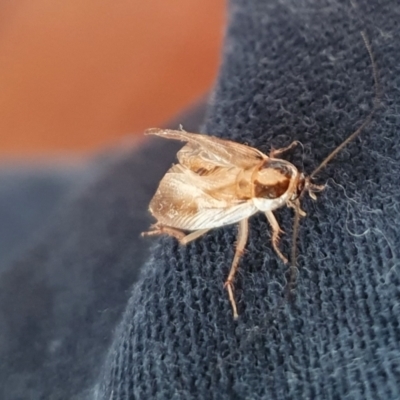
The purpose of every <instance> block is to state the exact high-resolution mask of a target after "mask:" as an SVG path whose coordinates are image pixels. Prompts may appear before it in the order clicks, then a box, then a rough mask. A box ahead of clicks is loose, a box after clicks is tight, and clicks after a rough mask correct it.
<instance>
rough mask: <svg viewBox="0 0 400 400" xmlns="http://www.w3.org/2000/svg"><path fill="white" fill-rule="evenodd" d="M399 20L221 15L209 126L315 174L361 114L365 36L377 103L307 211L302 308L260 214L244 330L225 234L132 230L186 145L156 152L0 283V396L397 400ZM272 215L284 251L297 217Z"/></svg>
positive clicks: (246, 269) (242, 7)
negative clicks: (294, 144) (222, 34)
mask: <svg viewBox="0 0 400 400" xmlns="http://www.w3.org/2000/svg"><path fill="white" fill-rule="evenodd" d="M399 17H400V6H399V5H398V4H397V3H396V2H393V1H377V0H372V1H367V0H364V1H357V2H356V1H352V2H350V1H344V0H343V1H333V0H331V1H328V0H321V1H314V0H282V1H278V0H271V1H265V0H252V1H247V0H231V2H230V3H229V21H228V30H227V33H226V38H225V45H224V50H223V62H222V66H221V69H220V73H219V77H218V79H217V82H216V87H215V91H214V93H213V94H212V96H211V97H210V103H209V106H208V112H207V116H206V120H205V124H204V127H203V131H205V132H208V133H210V134H213V135H217V136H220V137H224V138H230V139H234V140H237V141H239V142H242V143H247V144H250V145H251V146H255V147H257V148H259V149H260V150H261V151H264V152H268V151H269V149H270V148H271V147H275V148H279V147H281V146H285V145H287V144H289V143H290V142H291V141H292V140H294V139H296V140H299V141H301V143H302V144H303V149H302V148H301V147H300V148H299V149H297V150H296V151H295V152H293V153H291V154H289V155H288V159H289V160H290V161H293V162H294V163H295V164H296V165H297V166H298V167H299V168H300V169H302V170H304V171H305V173H310V172H311V171H312V170H313V168H315V167H316V166H317V165H318V163H319V162H321V161H322V160H323V158H324V157H325V156H326V155H328V154H329V152H330V151H331V150H332V149H333V148H334V147H335V146H336V145H338V144H339V143H340V142H341V141H342V140H343V139H344V138H346V137H347V136H348V135H349V134H350V133H351V132H352V131H353V130H354V129H355V128H356V127H357V126H359V124H360V123H361V122H362V121H363V119H364V118H365V116H366V115H367V114H368V111H369V110H370V109H371V107H372V101H373V96H374V89H373V76H372V70H371V63H370V60H369V57H368V53H367V51H366V49H365V46H364V43H363V41H362V38H361V36H360V30H362V29H365V30H366V32H367V35H368V37H369V39H370V41H371V45H372V50H373V53H374V56H375V59H376V64H377V68H378V72H379V76H380V81H381V86H382V91H383V107H382V108H381V109H380V111H379V112H378V113H377V114H376V116H375V117H374V120H373V122H372V123H371V125H370V126H369V127H368V128H367V129H366V130H365V131H364V132H363V134H362V136H361V137H360V138H359V139H357V140H356V141H355V142H353V143H351V144H350V145H349V146H348V147H347V148H346V149H345V150H344V151H343V152H342V153H341V154H340V155H339V156H338V157H337V158H335V159H334V160H333V161H332V163H331V164H330V165H329V166H328V167H327V168H326V169H324V170H323V171H322V172H321V174H320V175H319V176H318V182H319V183H324V182H326V183H327V188H326V190H325V191H324V192H322V193H321V194H320V195H319V198H318V201H317V202H313V201H312V200H311V199H308V198H305V199H304V204H303V208H304V209H305V211H306V212H307V214H308V215H307V217H306V218H304V219H303V220H302V225H301V233H300V238H299V243H298V252H299V257H298V267H299V276H298V279H297V285H296V296H295V298H294V301H293V303H287V302H283V303H282V298H283V293H284V288H285V285H286V275H285V273H286V271H287V266H285V265H283V264H282V262H281V261H280V259H279V258H277V256H276V254H275V253H274V251H273V250H272V248H271V245H270V229H269V227H268V223H267V222H266V220H265V217H264V216H262V215H258V216H255V217H254V218H252V219H251V224H250V238H249V243H248V245H247V252H246V253H245V255H244V257H243V259H242V261H241V266H240V271H239V273H238V275H237V278H236V281H235V285H236V297H237V300H238V308H239V313H240V317H239V319H238V320H237V321H234V320H233V319H232V311H231V307H230V304H229V301H228V298H227V294H226V291H225V290H224V288H223V282H224V281H225V279H226V277H227V274H228V271H229V268H230V264H231V261H232V257H233V252H234V243H235V237H236V227H226V228H223V229H216V230H215V231H213V232H210V233H209V234H207V235H206V236H205V237H204V238H201V239H199V240H197V241H196V242H193V243H191V244H190V245H188V246H186V247H181V246H179V245H178V244H177V243H176V241H175V240H174V239H172V238H160V239H150V238H146V239H140V238H139V233H140V232H141V231H143V230H145V229H146V228H148V226H149V223H150V220H151V219H150V216H149V214H148V213H146V207H147V204H148V202H149V200H150V198H151V196H152V194H153V193H154V191H155V189H156V186H157V183H158V181H159V179H160V178H161V177H162V175H163V173H165V172H166V170H167V169H168V168H169V166H170V165H171V163H172V162H173V159H174V152H176V150H177V148H178V147H179V146H176V144H175V143H172V142H170V141H162V140H161V139H159V140H154V141H153V142H152V143H148V144H147V145H146V146H145V147H143V148H142V149H141V151H140V152H137V153H135V154H134V155H132V154H127V155H126V156H124V157H122V159H121V160H119V161H116V162H115V163H112V164H111V165H110V166H108V167H107V168H106V170H105V171H104V172H103V173H102V174H101V176H100V177H98V178H97V179H95V180H94V181H93V183H92V184H91V185H88V187H87V188H86V189H85V190H84V191H83V192H82V193H81V194H80V195H79V196H77V198H76V199H75V200H74V201H72V202H70V203H69V205H68V207H64V210H63V212H61V213H60V214H59V215H58V217H57V218H54V220H53V224H52V227H51V229H49V230H48V231H47V233H46V234H45V235H44V239H43V240H42V242H41V243H40V244H38V245H36V246H33V247H32V250H31V251H30V252H29V253H26V254H25V256H24V257H23V258H22V259H21V260H20V261H19V262H17V263H13V265H11V266H10V267H9V268H7V270H6V271H5V272H3V273H2V274H1V276H0V360H1V363H0V398H4V399H25V398H30V399H83V398H96V399H107V400H109V399H218V400H222V399H252V400H253V399H303V398H304V399H307V398H309V399H385V400H390V399H398V398H399V397H400V384H399V382H400V262H399V258H400V251H399V248H398V245H397V243H398V242H399V239H400V233H399V225H400V224H399V219H400V217H399V210H400V192H399V183H400V180H399V175H398V174H399V165H400V153H399V134H398V130H399V129H398V126H399V111H398V109H399V106H398V102H399V99H400V93H399V91H400V90H399V88H400V59H399V57H400V56H399V55H400V42H399V41H398V39H397V38H398V36H399V33H400V27H399V24H398V21H399ZM181 122H182V123H183V125H184V127H185V128H187V129H188V130H192V129H195V127H194V126H193V125H192V126H190V125H187V124H186V123H185V121H184V120H183V119H182V121H181ZM276 215H277V218H278V220H279V222H280V224H281V226H282V228H283V229H284V231H285V232H286V234H285V235H284V236H283V238H282V243H281V247H282V250H283V252H284V253H285V254H288V253H289V251H290V245H291V240H290V233H291V229H292V223H293V218H292V211H291V210H288V209H282V210H279V211H278V212H277V213H276ZM150 245H151V246H152V248H151V251H149V250H148V246H150ZM141 266H142V268H141V273H140V275H139V269H140V267H141ZM135 281H136V283H135V284H134V282H135ZM282 304H283V305H282ZM123 311H124V314H123V317H122V320H120V317H121V313H122V312H123ZM118 322H119V323H118ZM116 326H117V328H116V329H115V330H114V328H115V327H116ZM106 352H107V353H108V356H107V357H106V356H105V353H106Z"/></svg>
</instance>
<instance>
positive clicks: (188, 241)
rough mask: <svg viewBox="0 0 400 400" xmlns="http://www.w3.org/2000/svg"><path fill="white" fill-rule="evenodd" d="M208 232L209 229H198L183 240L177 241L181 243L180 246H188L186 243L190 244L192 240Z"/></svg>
mask: <svg viewBox="0 0 400 400" xmlns="http://www.w3.org/2000/svg"><path fill="white" fill-rule="evenodd" d="M208 231H209V229H199V230H198V231H194V232H192V233H189V234H188V235H186V236H185V237H184V238H182V239H179V241H180V242H181V244H188V243H190V242H192V241H193V240H196V239H197V238H199V237H200V236H203V235H204V234H205V233H207V232H208Z"/></svg>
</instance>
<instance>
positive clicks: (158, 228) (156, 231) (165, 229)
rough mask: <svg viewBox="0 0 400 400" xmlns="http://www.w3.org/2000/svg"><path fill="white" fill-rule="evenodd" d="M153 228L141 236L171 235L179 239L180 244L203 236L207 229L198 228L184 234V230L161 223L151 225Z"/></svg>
mask: <svg viewBox="0 0 400 400" xmlns="http://www.w3.org/2000/svg"><path fill="white" fill-rule="evenodd" d="M152 228H153V230H152V231H148V232H143V233H142V236H155V235H164V234H165V235H169V236H173V237H174V238H175V239H177V240H179V242H180V244H188V243H189V242H191V241H193V240H195V239H197V238H199V237H200V236H203V235H204V234H205V233H206V232H208V231H209V229H199V230H198V231H194V232H191V233H189V234H186V233H185V232H183V231H181V230H179V229H176V228H171V227H169V226H165V225H162V224H155V225H153V226H152Z"/></svg>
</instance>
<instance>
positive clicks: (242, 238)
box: [224, 218, 249, 319]
mask: <svg viewBox="0 0 400 400" xmlns="http://www.w3.org/2000/svg"><path fill="white" fill-rule="evenodd" d="M248 236H249V220H248V218H245V219H243V220H241V221H240V222H239V231H238V237H237V243H236V250H235V256H234V257H233V262H232V267H231V270H230V272H229V275H228V278H227V280H226V282H225V285H224V287H225V288H226V289H227V290H228V296H229V301H230V302H231V305H232V310H233V318H234V319H236V318H238V316H239V315H238V312H237V307H236V301H235V297H234V295H233V279H234V277H235V274H236V271H237V269H238V267H239V261H240V258H241V257H242V255H243V252H244V248H245V247H246V243H247V238H248Z"/></svg>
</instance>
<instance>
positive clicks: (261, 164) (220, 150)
mask: <svg viewBox="0 0 400 400" xmlns="http://www.w3.org/2000/svg"><path fill="white" fill-rule="evenodd" d="M146 134H150V135H157V136H161V137H165V138H168V139H176V140H182V141H186V142H187V144H186V146H184V147H183V148H182V149H181V150H180V151H179V152H178V154H177V158H178V160H179V164H177V165H174V166H172V168H171V169H170V170H169V171H168V172H167V173H166V174H165V176H164V178H163V179H162V181H161V182H160V185H159V187H158V189H157V192H156V194H155V195H154V197H153V199H152V200H151V203H150V206H149V210H150V212H151V214H152V215H153V216H154V217H155V218H156V219H157V221H158V223H160V224H162V225H164V226H168V227H171V228H177V229H183V230H189V231H194V230H199V229H212V228H217V227H221V226H225V225H230V224H233V223H235V222H238V221H240V220H242V219H243V218H248V217H250V216H251V215H253V214H255V213H256V212H258V211H263V212H266V211H272V210H275V209H277V208H279V207H282V206H283V205H285V204H286V203H288V202H290V201H292V200H294V199H295V198H296V197H297V194H298V186H299V183H300V184H303V181H304V178H303V176H302V174H300V173H299V172H298V170H297V169H296V167H294V166H293V165H292V164H290V163H289V162H287V161H284V160H280V159H274V158H270V157H268V156H266V155H265V154H263V153H261V152H260V151H258V150H256V149H253V148H251V147H248V146H245V145H241V144H238V143H235V142H231V141H228V140H221V139H218V138H215V137H212V136H206V135H200V134H194V133H187V132H183V131H172V130H159V129H151V130H148V131H146ZM246 152H247V153H248V156H247V157H246V158H243V159H240V157H238V158H237V159H235V155H238V156H241V155H245V154H246Z"/></svg>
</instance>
